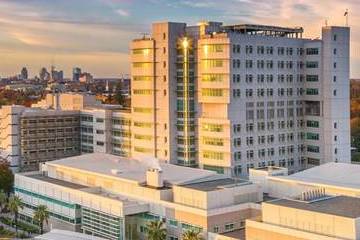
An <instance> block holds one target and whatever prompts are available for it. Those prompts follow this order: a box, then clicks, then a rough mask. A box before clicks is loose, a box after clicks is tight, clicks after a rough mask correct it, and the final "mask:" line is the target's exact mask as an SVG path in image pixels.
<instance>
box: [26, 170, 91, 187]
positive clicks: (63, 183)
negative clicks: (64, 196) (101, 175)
mask: <svg viewBox="0 0 360 240" xmlns="http://www.w3.org/2000/svg"><path fill="white" fill-rule="evenodd" d="M26 176H27V177H30V178H34V179H37V180H40V181H44V182H48V183H52V184H56V185H60V186H63V187H68V188H73V189H84V188H88V187H87V186H84V185H80V184H77V183H72V182H66V181H63V180H59V179H55V178H50V177H47V176H44V175H41V174H38V173H37V174H29V175H28V174H26Z"/></svg>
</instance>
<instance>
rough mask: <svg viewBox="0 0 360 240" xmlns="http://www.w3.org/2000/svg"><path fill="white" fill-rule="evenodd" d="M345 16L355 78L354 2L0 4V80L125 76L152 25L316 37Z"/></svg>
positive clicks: (6, 0)
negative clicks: (276, 30)
mask: <svg viewBox="0 0 360 240" xmlns="http://www.w3.org/2000/svg"><path fill="white" fill-rule="evenodd" d="M347 8H348V9H350V24H351V27H352V42H351V75H352V77H359V78H360V15H359V14H358V12H360V3H359V0H342V1H339V0H316V1H315V0H271V1H270V0H197V1H195V0H193V1H191V0H0V76H7V75H10V74H14V73H16V72H19V71H20V69H21V67H22V66H27V67H28V69H29V70H30V73H31V75H34V74H37V73H38V71H39V69H40V68H41V67H42V66H47V67H48V66H50V65H51V63H54V64H55V65H56V66H57V67H58V68H61V69H64V70H65V73H66V75H67V76H69V74H70V73H71V68H72V67H73V66H80V67H82V68H83V70H85V71H89V72H92V73H94V74H95V75H96V76H98V77H100V76H103V77H112V76H114V77H116V76H120V75H121V74H126V73H129V63H128V58H129V56H128V48H129V42H130V40H131V39H133V38H136V37H139V36H141V34H142V33H145V32H150V27H151V23H152V22H154V21H180V22H188V23H190V24H196V23H197V22H199V21H201V20H213V21H223V22H225V23H226V24H231V23H258V24H274V25H282V26H303V27H304V28H305V36H307V37H312V38H316V37H319V36H320V32H321V26H322V25H324V23H325V20H327V21H328V23H329V25H343V24H344V23H345V18H344V17H343V13H344V11H345V9H347Z"/></svg>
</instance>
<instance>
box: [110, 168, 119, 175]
mask: <svg viewBox="0 0 360 240" xmlns="http://www.w3.org/2000/svg"><path fill="white" fill-rule="evenodd" d="M111 174H112V175H119V174H121V171H120V170H119V169H111Z"/></svg>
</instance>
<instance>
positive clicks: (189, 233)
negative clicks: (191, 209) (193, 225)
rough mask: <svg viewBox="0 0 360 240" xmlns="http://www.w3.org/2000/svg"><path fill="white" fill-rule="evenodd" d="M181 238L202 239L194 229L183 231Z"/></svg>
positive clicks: (187, 239)
mask: <svg viewBox="0 0 360 240" xmlns="http://www.w3.org/2000/svg"><path fill="white" fill-rule="evenodd" d="M182 239H183V240H203V238H202V237H201V236H200V232H199V231H195V230H189V231H187V232H185V233H184V234H183V236H182Z"/></svg>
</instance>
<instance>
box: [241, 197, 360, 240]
mask: <svg viewBox="0 0 360 240" xmlns="http://www.w3.org/2000/svg"><path fill="white" fill-rule="evenodd" d="M320 192H321V191H318V192H317V193H316V191H313V192H309V193H307V194H314V195H315V196H316V197H315V198H309V199H307V200H304V199H301V198H298V199H277V200H273V201H270V202H264V203H262V217H261V218H258V219H253V220H247V221H246V239H247V240H283V239H284V240H285V239H286V240H314V239H316V240H341V239H348V240H355V239H359V238H360V198H354V197H348V196H328V195H321V194H320V195H318V194H319V193H320Z"/></svg>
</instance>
